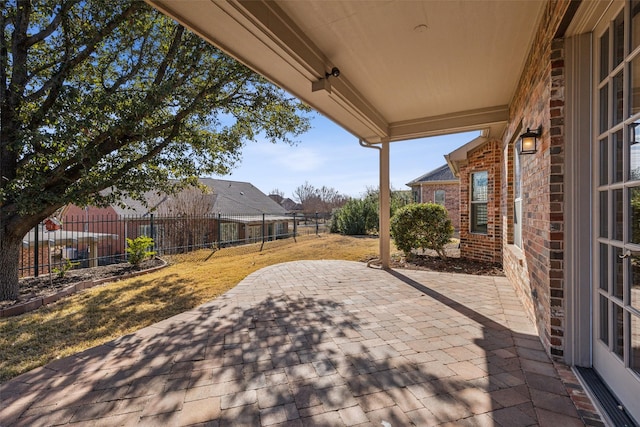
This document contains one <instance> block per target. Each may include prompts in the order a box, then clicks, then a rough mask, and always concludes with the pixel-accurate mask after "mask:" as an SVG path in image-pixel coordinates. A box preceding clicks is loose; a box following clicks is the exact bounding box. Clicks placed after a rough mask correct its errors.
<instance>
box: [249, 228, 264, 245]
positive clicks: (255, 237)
mask: <svg viewBox="0 0 640 427" xmlns="http://www.w3.org/2000/svg"><path fill="white" fill-rule="evenodd" d="M247 240H248V241H249V242H258V241H260V240H262V225H250V226H248V227H247Z"/></svg>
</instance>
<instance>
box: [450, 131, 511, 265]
mask: <svg viewBox="0 0 640 427" xmlns="http://www.w3.org/2000/svg"><path fill="white" fill-rule="evenodd" d="M500 146H501V143H500V141H498V140H496V139H490V140H484V139H483V138H477V139H475V140H473V141H471V142H470V143H469V144H466V145H464V146H462V147H460V148H459V149H457V150H456V151H455V152H453V153H451V154H449V155H447V156H445V158H446V159H447V161H448V162H449V163H450V165H451V168H452V169H453V170H454V171H455V173H456V175H457V176H459V177H460V257H462V258H467V259H471V260H477V261H486V262H493V263H498V264H500V263H502V228H503V227H502V220H501V218H500V217H501V215H500V214H501V210H500V197H499V194H500V193H499V191H500V188H501V182H502V176H501V173H500V171H501V157H502V153H501V150H500ZM477 172H487V177H488V182H487V189H488V191H487V223H486V231H483V232H474V231H473V230H472V227H471V216H470V201H471V184H470V179H471V176H472V174H474V173H477Z"/></svg>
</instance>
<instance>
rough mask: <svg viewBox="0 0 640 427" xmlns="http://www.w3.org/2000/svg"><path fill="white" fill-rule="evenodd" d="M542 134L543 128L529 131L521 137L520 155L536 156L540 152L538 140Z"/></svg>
mask: <svg viewBox="0 0 640 427" xmlns="http://www.w3.org/2000/svg"><path fill="white" fill-rule="evenodd" d="M541 134H542V126H540V127H538V129H533V130H531V129H529V128H527V131H526V132H525V133H523V134H522V135H520V154H535V153H536V152H537V151H538V138H540V135H541Z"/></svg>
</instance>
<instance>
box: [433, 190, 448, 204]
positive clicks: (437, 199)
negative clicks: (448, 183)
mask: <svg viewBox="0 0 640 427" xmlns="http://www.w3.org/2000/svg"><path fill="white" fill-rule="evenodd" d="M444 194H445V191H444V190H436V191H434V192H433V202H434V203H437V204H439V205H442V206H444Z"/></svg>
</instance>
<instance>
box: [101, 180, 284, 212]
mask: <svg viewBox="0 0 640 427" xmlns="http://www.w3.org/2000/svg"><path fill="white" fill-rule="evenodd" d="M199 181H200V183H202V184H204V185H206V186H207V187H209V188H210V189H211V196H212V197H213V200H214V201H213V207H212V209H211V210H210V212H209V213H214V214H217V213H221V214H243V215H244V214H254V215H255V214H262V213H267V214H276V215H284V214H286V213H287V211H286V209H285V208H283V207H282V206H280V205H279V204H278V203H276V202H275V201H274V200H272V199H271V198H269V197H268V196H267V195H266V194H264V193H263V192H262V191H260V190H259V189H258V188H256V187H255V186H254V185H253V184H251V183H249V182H242V181H228V180H224V179H214V178H200V179H199ZM145 198H146V201H147V204H148V206H145V204H144V203H143V202H140V201H138V200H133V199H130V198H126V199H124V200H123V201H122V204H123V205H124V206H119V205H117V204H114V205H113V206H112V207H113V209H114V210H115V211H116V213H117V214H118V215H122V216H127V215H147V214H149V213H151V212H153V211H155V210H156V209H157V208H158V207H159V206H160V205H162V203H164V202H165V201H166V200H167V199H168V196H166V195H160V196H159V195H158V193H157V192H154V191H149V192H147V193H146V194H145Z"/></svg>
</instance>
